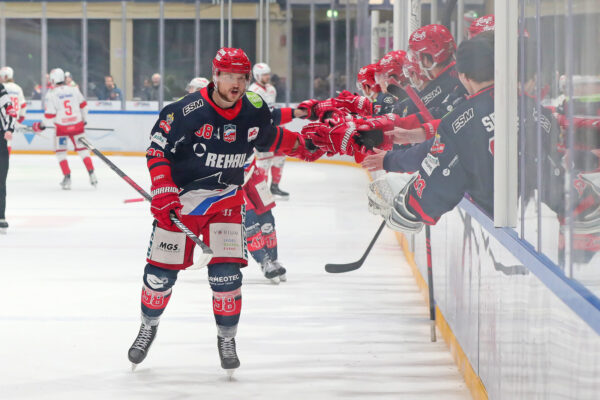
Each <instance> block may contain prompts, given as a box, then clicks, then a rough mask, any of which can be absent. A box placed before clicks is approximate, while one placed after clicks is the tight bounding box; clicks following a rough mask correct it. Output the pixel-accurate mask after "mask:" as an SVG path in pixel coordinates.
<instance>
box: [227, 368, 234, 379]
mask: <svg viewBox="0 0 600 400" xmlns="http://www.w3.org/2000/svg"><path fill="white" fill-rule="evenodd" d="M235 370H236V368H233V369H226V370H225V372H227V378H228V379H229V380H230V381H233V380H234V378H233V374H234V373H235Z"/></svg>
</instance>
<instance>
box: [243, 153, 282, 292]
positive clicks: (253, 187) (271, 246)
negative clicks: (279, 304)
mask: <svg viewBox="0 0 600 400" xmlns="http://www.w3.org/2000/svg"><path fill="white" fill-rule="evenodd" d="M251 159H252V161H250V162H249V163H248V166H247V167H246V179H245V180H246V181H247V182H246V183H245V184H244V187H243V189H244V197H245V202H246V220H245V222H244V225H245V228H246V241H247V243H248V250H250V254H251V255H252V257H253V258H254V260H256V262H257V263H258V264H259V265H260V269H261V271H262V273H263V275H264V276H265V278H267V279H269V280H270V281H271V282H272V283H275V284H278V283H279V282H285V281H286V280H287V277H286V273H287V271H286V269H285V267H284V266H283V264H282V263H281V262H280V261H279V257H278V252H277V232H276V229H275V217H274V216H273V212H272V211H271V210H272V209H273V207H275V199H274V198H273V195H272V193H271V192H270V190H269V186H268V177H267V172H266V171H265V170H264V169H262V168H260V167H259V166H258V163H256V160H255V157H254V155H253V156H251Z"/></svg>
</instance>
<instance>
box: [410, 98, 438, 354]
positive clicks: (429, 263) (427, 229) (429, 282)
mask: <svg viewBox="0 0 600 400" xmlns="http://www.w3.org/2000/svg"><path fill="white" fill-rule="evenodd" d="M405 91H406V94H408V97H410V99H411V100H412V101H413V103H415V105H416V106H417V108H418V109H419V112H421V114H423V118H424V119H425V122H429V121H432V120H433V116H432V115H431V113H430V112H429V110H428V109H427V107H425V104H423V101H422V100H421V98H420V97H419V96H418V95H417V94H416V93H415V90H414V89H413V88H412V86H408V87H407V88H406V89H405ZM425 247H426V248H427V286H428V287H429V319H430V320H431V341H432V342H435V341H436V335H435V298H434V296H433V266H432V264H433V263H432V261H431V228H430V227H429V225H425Z"/></svg>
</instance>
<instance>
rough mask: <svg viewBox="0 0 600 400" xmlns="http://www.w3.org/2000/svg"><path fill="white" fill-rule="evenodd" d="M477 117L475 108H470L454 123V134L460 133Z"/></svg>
mask: <svg viewBox="0 0 600 400" xmlns="http://www.w3.org/2000/svg"><path fill="white" fill-rule="evenodd" d="M474 116H475V112H474V111H473V107H471V108H469V109H468V110H467V111H465V112H464V113H462V114H461V115H459V116H458V118H456V119H455V120H454V122H453V123H452V130H453V131H454V133H455V134H456V133H458V131H460V130H461V129H462V128H463V127H464V126H465V125H466V124H467V122H469V121H470V120H471V119H473V117H474Z"/></svg>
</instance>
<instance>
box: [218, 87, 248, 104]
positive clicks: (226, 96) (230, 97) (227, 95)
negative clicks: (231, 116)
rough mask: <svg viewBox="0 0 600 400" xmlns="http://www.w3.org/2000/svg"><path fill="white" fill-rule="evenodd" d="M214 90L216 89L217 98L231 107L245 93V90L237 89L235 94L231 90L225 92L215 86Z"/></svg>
mask: <svg viewBox="0 0 600 400" xmlns="http://www.w3.org/2000/svg"><path fill="white" fill-rule="evenodd" d="M215 88H216V89H217V96H219V97H220V98H221V100H222V101H224V102H226V103H231V105H234V104H235V103H236V102H237V101H238V100H239V99H241V98H242V96H243V95H244V92H245V88H238V89H237V92H235V93H232V90H231V89H230V90H228V91H226V92H225V91H223V90H222V89H221V88H220V87H219V85H215Z"/></svg>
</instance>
